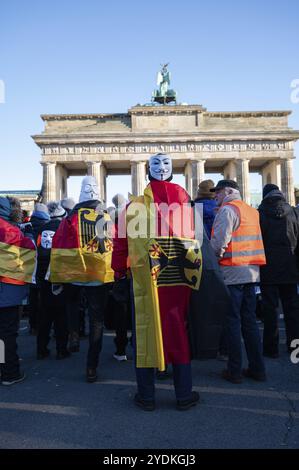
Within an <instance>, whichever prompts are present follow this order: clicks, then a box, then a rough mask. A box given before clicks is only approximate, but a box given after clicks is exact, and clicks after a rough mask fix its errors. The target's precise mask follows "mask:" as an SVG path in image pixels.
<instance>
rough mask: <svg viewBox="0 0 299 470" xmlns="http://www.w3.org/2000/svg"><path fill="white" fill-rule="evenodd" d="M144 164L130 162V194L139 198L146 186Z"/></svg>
mask: <svg viewBox="0 0 299 470" xmlns="http://www.w3.org/2000/svg"><path fill="white" fill-rule="evenodd" d="M145 178H146V162H138V161H137V162H131V180H132V194H133V195H134V196H140V195H142V194H143V191H144V188H145V186H146V179H145Z"/></svg>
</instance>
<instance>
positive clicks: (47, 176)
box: [42, 162, 56, 203]
mask: <svg viewBox="0 0 299 470" xmlns="http://www.w3.org/2000/svg"><path fill="white" fill-rule="evenodd" d="M42 166H43V185H42V194H43V202H44V203H47V202H49V201H55V200H56V163H52V162H45V163H42Z"/></svg>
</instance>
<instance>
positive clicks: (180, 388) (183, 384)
mask: <svg viewBox="0 0 299 470" xmlns="http://www.w3.org/2000/svg"><path fill="white" fill-rule="evenodd" d="M172 369H173V384H174V390H175V396H176V399H177V400H188V399H189V398H190V397H191V392H192V373H191V363H188V364H172ZM135 371H136V380H137V388H138V394H139V395H140V397H141V398H142V399H143V400H147V401H152V400H154V399H155V371H156V369H152V368H144V367H135Z"/></svg>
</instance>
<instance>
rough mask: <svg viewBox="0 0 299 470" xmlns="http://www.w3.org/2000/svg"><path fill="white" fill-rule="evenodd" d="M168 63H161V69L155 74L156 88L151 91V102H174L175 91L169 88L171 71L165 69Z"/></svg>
mask: <svg viewBox="0 0 299 470" xmlns="http://www.w3.org/2000/svg"><path fill="white" fill-rule="evenodd" d="M168 65H169V64H161V67H162V68H161V70H160V71H159V72H158V75H157V85H158V87H159V89H158V90H154V91H153V93H152V102H155V103H160V104H167V103H171V102H175V103H176V98H177V97H176V92H175V91H174V90H172V89H171V88H169V86H170V78H171V73H170V72H169V71H168V70H167V67H168Z"/></svg>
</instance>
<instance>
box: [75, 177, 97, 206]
mask: <svg viewBox="0 0 299 470" xmlns="http://www.w3.org/2000/svg"><path fill="white" fill-rule="evenodd" d="M90 200H99V187H98V183H97V180H96V179H95V177H94V176H85V178H83V180H82V184H81V193H80V198H79V202H84V201H90Z"/></svg>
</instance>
